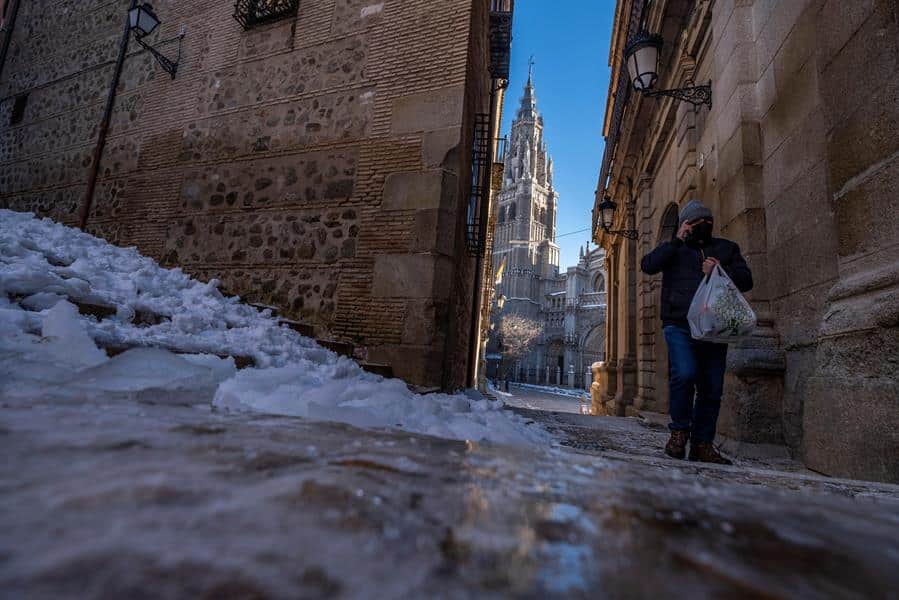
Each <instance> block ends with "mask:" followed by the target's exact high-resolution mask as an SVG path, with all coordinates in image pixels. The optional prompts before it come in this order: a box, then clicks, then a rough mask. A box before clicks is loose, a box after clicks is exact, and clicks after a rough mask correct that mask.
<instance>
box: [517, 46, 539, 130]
mask: <svg viewBox="0 0 899 600" xmlns="http://www.w3.org/2000/svg"><path fill="white" fill-rule="evenodd" d="M524 117H530V118H532V119H535V118H536V117H537V100H536V98H535V97H534V57H533V56H531V60H529V61H528V82H527V83H526V84H524V95H523V96H522V97H521V107H519V109H518V118H519V119H521V118H524Z"/></svg>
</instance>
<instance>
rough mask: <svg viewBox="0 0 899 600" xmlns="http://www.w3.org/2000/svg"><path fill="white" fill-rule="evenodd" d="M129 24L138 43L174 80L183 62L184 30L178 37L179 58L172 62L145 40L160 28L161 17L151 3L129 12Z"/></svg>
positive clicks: (136, 7)
mask: <svg viewBox="0 0 899 600" xmlns="http://www.w3.org/2000/svg"><path fill="white" fill-rule="evenodd" d="M128 23H129V24H130V26H131V32H132V33H133V34H134V39H135V40H136V41H137V43H138V44H140V45H141V47H142V48H143V49H144V50H146V51H147V52H149V53H150V54H152V55H153V58H155V59H156V62H158V63H159V66H161V67H162V69H163V70H164V71H165V72H166V73H168V74H169V75H171V76H172V79H174V78H175V74H176V73H177V72H178V62H179V61H180V60H181V40H182V39H183V38H184V29H183V28H182V29H181V34H180V35H179V36H178V57H177V58H176V59H175V60H170V59H169V58H166V57H165V56H164V55H163V54H162V53H161V52H159V51H158V50H156V48H154V47H153V46H151V45H150V44H148V43H146V42H145V41H144V40H143V38H144V36H147V35H150V34H151V33H153V30H155V29H156V27H158V26H159V17H157V16H156V13H154V12H153V7H152V6H151V5H150V4H149V3H144V4H140V5H138V6H135V7H134V8H132V9H131V10H129V11H128Z"/></svg>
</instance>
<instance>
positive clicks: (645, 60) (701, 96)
mask: <svg viewBox="0 0 899 600" xmlns="http://www.w3.org/2000/svg"><path fill="white" fill-rule="evenodd" d="M663 44H664V40H663V39H662V36H660V35H658V34H650V33H649V32H648V31H645V30H644V31H641V32H640V33H638V34H637V37H635V38H634V39H632V40H631V41H630V42H629V43H628V45H627V46H626V47H625V48H624V61H625V62H626V63H627V70H628V73H629V74H630V77H631V83H633V85H634V89H635V90H637V91H638V92H642V93H643V95H644V96H670V97H672V98H674V99H676V100H682V101H684V102H689V103H691V104H692V105H694V106H700V105H702V104H707V105H708V107H709V108H712V85H711V82H709V84H708V85H696V86H689V87H683V88H676V89H671V90H653V89H652V88H653V87H655V84H656V82H657V81H658V79H659V53H660V51H661V49H662V45H663Z"/></svg>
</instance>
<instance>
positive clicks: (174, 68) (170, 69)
mask: <svg viewBox="0 0 899 600" xmlns="http://www.w3.org/2000/svg"><path fill="white" fill-rule="evenodd" d="M185 33H186V28H184V27H182V28H181V33H180V34H179V35H178V56H177V57H176V58H175V60H171V59H169V58H166V56H165V55H164V54H162V53H161V52H159V51H158V50H157V49H156V48H154V47H153V46H151V45H150V44H148V43H146V42H145V41H144V40H143V36H141V35H138V34H137V33H136V32H135V34H134V39H135V40H137V43H138V44H140V46H141V48H143V49H144V50H146V51H147V52H149V53H150V54H152V55H153V58H155V59H156V62H158V63H159V66H160V67H162V70H163V71H165V72H166V73H168V74H169V75H171V76H172V79H174V78H175V74H176V73H177V72H178V63H179V62H180V61H181V42H182V40H184V34H185Z"/></svg>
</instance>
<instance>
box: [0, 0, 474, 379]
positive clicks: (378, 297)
mask: <svg viewBox="0 0 899 600" xmlns="http://www.w3.org/2000/svg"><path fill="white" fill-rule="evenodd" d="M485 4H486V3H483V2H473V1H472V0H446V1H443V2H439V3H434V2H426V1H424V0H304V1H303V2H300V3H299V9H298V11H296V12H295V13H291V14H287V15H284V16H283V18H280V19H277V20H274V21H272V22H269V23H266V24H262V25H259V26H257V27H252V28H250V29H248V30H244V29H243V28H242V27H241V24H239V23H238V22H237V20H235V19H234V18H232V13H233V12H234V11H235V7H234V4H233V2H219V1H209V0H189V1H183V0H182V1H177V2H176V1H174V0H159V1H158V2H154V8H155V10H156V13H157V14H158V16H159V18H160V20H161V25H160V27H159V28H158V29H157V30H156V31H155V32H153V33H152V34H151V35H150V36H148V38H147V42H148V43H150V44H151V45H153V46H154V47H155V48H157V49H158V50H159V51H160V52H162V53H164V54H165V55H167V56H169V57H174V56H175V55H176V54H177V51H178V41H177V35H178V33H179V32H180V31H181V28H182V26H184V27H185V28H186V36H185V37H184V38H183V42H182V48H181V62H180V64H179V67H178V73H177V77H176V78H175V79H174V80H172V79H171V78H169V77H168V75H167V74H165V73H164V72H163V71H162V70H160V69H159V68H158V67H157V66H156V65H155V63H154V61H153V58H152V56H151V55H150V54H149V53H148V52H146V51H144V50H142V49H141V48H140V47H139V46H138V45H137V44H136V43H134V41H133V40H132V41H131V43H130V47H129V54H128V56H127V59H126V60H125V63H124V69H123V72H122V76H121V80H120V83H119V86H118V89H117V97H116V102H115V105H114V112H113V116H112V121H111V126H110V130H109V136H108V139H107V143H106V148H105V151H104V153H103V155H102V158H101V163H100V169H99V179H98V181H97V186H96V191H95V193H94V197H93V199H92V200H93V201H92V204H91V212H90V215H89V221H88V230H89V231H90V232H92V233H95V234H98V235H100V236H102V237H104V238H106V239H108V240H110V241H112V242H114V243H117V244H121V245H135V246H137V247H138V248H139V249H140V251H141V252H143V253H145V254H148V255H150V256H152V257H154V258H156V259H159V260H161V261H162V262H163V263H164V264H166V265H168V266H180V267H182V268H184V269H185V270H186V271H188V272H190V273H191V274H192V275H195V276H199V277H202V278H207V279H211V278H218V279H220V280H221V282H222V285H223V287H224V288H225V290H226V291H228V292H231V293H235V294H239V295H241V296H243V297H245V298H246V299H248V300H251V301H255V302H260V303H264V304H271V305H275V306H277V307H278V308H279V309H280V310H281V311H282V312H283V313H285V314H286V315H287V316H289V317H292V318H294V319H298V320H301V321H303V322H306V323H308V324H309V325H312V326H313V327H314V329H315V334H316V337H319V338H321V339H328V340H335V341H342V342H348V343H350V344H353V345H354V346H355V348H356V351H357V354H359V355H360V356H363V357H365V358H366V359H367V360H368V361H371V362H375V363H386V364H388V365H390V366H391V367H392V368H393V371H394V372H395V373H396V374H397V375H399V376H401V377H404V378H405V379H407V380H408V381H410V382H413V383H416V384H421V385H425V386H439V387H444V388H454V387H458V386H461V385H463V384H464V383H465V381H464V378H465V372H466V365H467V358H468V357H467V354H468V353H467V349H468V345H469V344H468V339H467V338H468V332H469V325H470V321H469V320H470V318H471V316H470V312H471V297H472V287H473V283H474V262H473V260H472V259H471V258H469V257H468V255H467V253H466V252H465V218H466V211H465V204H466V203H467V201H468V187H467V184H468V181H469V172H470V163H471V145H472V136H473V122H474V115H475V114H477V113H485V112H487V111H488V104H487V102H488V99H487V94H486V92H485V90H487V89H488V88H487V81H489V79H488V78H489V75H488V74H487V71H486V66H487V64H486V63H487V56H486V54H487V53H486V51H485V48H486V43H485V40H486V36H487V32H488V27H487V19H488V17H487V7H486V6H482V5H485ZM128 7H129V2H128V1H127V0H116V1H109V0H62V1H61V2H58V3H56V4H55V5H54V9H53V11H52V12H53V14H65V15H66V16H65V18H64V19H56V18H51V15H50V13H48V10H47V6H46V3H42V2H22V3H21V4H20V7H19V12H18V17H17V20H16V23H15V26H14V28H13V29H12V32H11V35H12V39H11V44H10V51H9V54H8V56H7V57H6V61H5V64H4V66H3V71H2V78H0V206H2V207H6V208H12V209H14V210H23V211H34V212H36V213H38V214H40V215H45V216H49V217H52V218H53V219H56V220H58V221H61V222H64V223H67V224H76V223H77V216H78V211H79V209H80V207H81V206H82V203H83V202H84V201H85V189H86V186H87V180H88V176H89V173H90V171H91V164H92V156H93V151H94V146H95V143H96V139H97V136H98V127H99V123H100V121H101V116H102V112H103V108H104V102H105V99H106V95H107V90H108V88H109V85H110V82H111V80H112V76H113V70H114V66H115V59H116V56H117V53H118V47H119V43H120V41H121V39H122V29H123V27H124V23H125V16H126V13H127V9H128Z"/></svg>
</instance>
